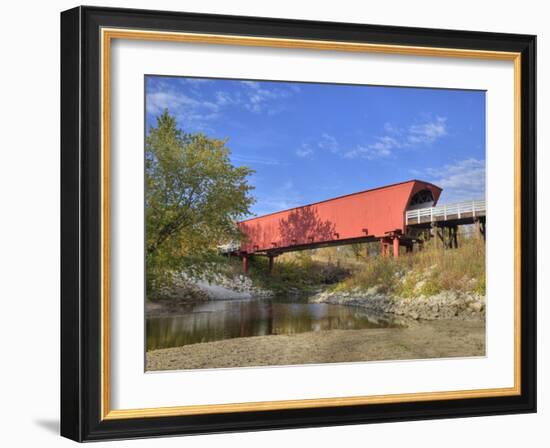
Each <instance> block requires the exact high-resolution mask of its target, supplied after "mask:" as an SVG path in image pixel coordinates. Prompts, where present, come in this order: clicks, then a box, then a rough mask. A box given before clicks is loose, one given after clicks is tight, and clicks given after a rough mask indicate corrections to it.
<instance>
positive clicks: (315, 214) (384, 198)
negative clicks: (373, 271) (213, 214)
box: [235, 180, 485, 272]
mask: <svg viewBox="0 0 550 448" xmlns="http://www.w3.org/2000/svg"><path fill="white" fill-rule="evenodd" d="M441 191H442V189H441V188H439V187H438V186H436V185H433V184H431V183H429V182H424V181H420V180H410V181H407V182H401V183H397V184H392V185H387V186H384V187H379V188H373V189H371V190H366V191H361V192H358V193H352V194H348V195H345V196H339V197H336V198H332V199H327V200H324V201H321V202H316V203H313V204H308V205H304V206H301V207H296V208H292V209H289V210H283V211H280V212H276V213H271V214H268V215H264V216H259V217H255V218H252V219H247V220H245V221H242V222H240V223H239V224H238V225H239V228H240V230H241V231H242V232H243V234H244V235H245V238H244V240H243V242H242V243H241V245H240V247H239V248H238V250H236V251H235V252H238V254H239V255H240V256H241V257H242V259H243V270H244V271H245V272H246V268H247V259H248V257H249V256H250V255H266V256H268V257H269V260H270V267H271V266H272V263H273V258H274V257H276V256H277V255H280V254H281V253H284V252H290V251H296V250H303V249H313V248H318V247H326V246H333V245H343V244H351V243H358V242H369V241H380V244H381V253H382V254H383V255H389V254H390V247H392V248H393V254H394V256H396V257H397V256H398V255H399V247H400V246H404V247H406V248H407V251H409V250H412V245H413V243H414V241H415V238H414V235H412V234H411V233H410V232H409V231H408V230H409V228H410V227H411V226H413V227H417V228H426V227H428V228H429V227H431V226H432V224H433V222H440V223H441V224H444V225H447V224H448V223H451V224H452V225H454V228H455V239H456V225H458V224H466V223H472V222H474V221H475V218H476V213H475V208H476V206H474V205H473V204H474V201H470V202H469V203H471V204H472V206H473V208H472V210H465V209H463V210H462V214H461V213H460V208H459V209H458V215H457V214H456V213H454V214H452V213H451V214H449V215H447V214H446V213H445V216H444V219H438V216H439V214H438V213H437V212H436V213H435V217H434V213H433V210H437V209H436V208H435V206H436V204H437V201H438V199H439V196H440V194H441ZM477 207H478V208H480V206H479V204H478V205H477ZM426 209H430V210H432V212H431V213H430V214H429V215H426V212H425V210H426ZM420 210H423V211H422V212H420ZM453 210H454V209H453ZM416 211H418V213H417V212H416ZM455 211H456V210H455ZM484 212H485V205H484V203H483V213H481V210H478V214H477V216H478V218H479V217H480V216H481V214H483V217H484V216H485V213H484ZM417 215H418V216H417ZM415 218H418V219H416V221H415V222H413V221H414V220H415ZM451 244H452V242H451ZM451 247H452V246H451Z"/></svg>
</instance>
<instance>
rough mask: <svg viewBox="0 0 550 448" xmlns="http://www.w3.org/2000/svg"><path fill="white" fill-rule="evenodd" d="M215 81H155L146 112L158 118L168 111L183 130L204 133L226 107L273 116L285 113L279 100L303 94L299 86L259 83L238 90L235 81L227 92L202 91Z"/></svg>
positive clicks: (240, 85)
mask: <svg viewBox="0 0 550 448" xmlns="http://www.w3.org/2000/svg"><path fill="white" fill-rule="evenodd" d="M212 82H213V80H211V79H201V78H177V82H175V80H173V79H172V80H170V81H168V80H167V79H164V78H158V79H154V80H152V81H150V82H149V83H148V87H147V97H146V107H147V112H148V113H150V114H153V115H158V114H160V113H162V111H163V110H164V109H168V111H169V112H170V113H171V114H173V115H175V116H176V117H177V119H178V121H179V122H180V123H181V124H182V125H183V127H184V128H185V127H187V126H191V127H195V128H197V129H201V130H203V131H205V130H209V123H210V122H211V121H213V120H215V119H218V118H219V117H220V116H221V112H222V111H223V109H225V108H228V107H240V108H243V109H246V110H248V111H250V112H253V113H256V114H259V113H267V114H269V115H273V114H276V113H279V112H281V111H282V110H284V105H283V104H281V102H280V101H279V100H281V99H285V98H288V97H290V96H292V95H294V94H296V93H298V92H299V91H300V89H299V87H298V86H290V87H287V86H285V85H280V86H278V85H272V84H263V83H261V82H257V81H240V82H238V83H237V86H236V88H235V82H234V81H233V82H232V83H233V87H234V88H232V89H231V90H227V91H224V90H217V91H215V92H211V91H210V92H208V91H205V90H204V89H202V88H201V86H202V85H204V84H211V83H212ZM178 86H179V87H178ZM182 88H185V90H184V91H183V90H182Z"/></svg>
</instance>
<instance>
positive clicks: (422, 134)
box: [344, 117, 447, 160]
mask: <svg viewBox="0 0 550 448" xmlns="http://www.w3.org/2000/svg"><path fill="white" fill-rule="evenodd" d="M384 131H385V134H384V135H381V136H377V137H375V139H374V142H372V143H369V144H361V145H357V147H356V148H354V149H352V150H350V151H347V152H345V153H344V157H346V158H348V159H355V158H358V157H360V158H365V159H368V160H373V159H379V158H385V157H390V156H391V155H392V154H393V152H394V150H396V149H400V148H415V147H418V146H422V145H431V144H433V143H434V142H436V141H437V140H439V139H440V138H442V137H444V136H445V135H447V118H445V117H436V118H435V120H432V121H427V122H424V123H420V124H413V125H410V126H408V127H405V128H400V127H398V126H395V125H394V124H392V123H389V122H387V123H384Z"/></svg>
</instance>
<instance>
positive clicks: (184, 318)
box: [146, 297, 399, 350]
mask: <svg viewBox="0 0 550 448" xmlns="http://www.w3.org/2000/svg"><path fill="white" fill-rule="evenodd" d="M396 326H399V325H398V324H397V323H396V322H395V321H393V320H392V318H391V317H388V316H378V315H373V314H372V313H369V311H367V310H365V309H364V308H359V307H353V306H345V305H331V304H325V303H308V299H307V297H304V298H295V297H292V298H283V297H277V298H272V299H265V298H261V299H247V300H216V301H210V302H206V303H198V304H193V305H189V307H188V308H187V309H185V310H184V311H183V312H182V313H180V314H179V315H178V316H171V317H148V318H147V321H146V330H147V331H146V335H147V350H155V349H159V348H169V347H179V346H182V345H188V344H196V343H199V342H211V341H219V340H223V339H232V338H239V337H248V336H267V335H275V334H286V335H288V334H295V333H305V332H310V331H322V330H354V329H365V328H387V327H396Z"/></svg>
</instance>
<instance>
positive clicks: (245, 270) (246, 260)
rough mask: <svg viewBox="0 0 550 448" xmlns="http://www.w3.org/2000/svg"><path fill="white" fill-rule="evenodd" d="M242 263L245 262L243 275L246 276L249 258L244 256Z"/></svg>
mask: <svg viewBox="0 0 550 448" xmlns="http://www.w3.org/2000/svg"><path fill="white" fill-rule="evenodd" d="M242 261H243V274H244V275H246V274H247V272H248V256H246V255H243V256H242Z"/></svg>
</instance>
